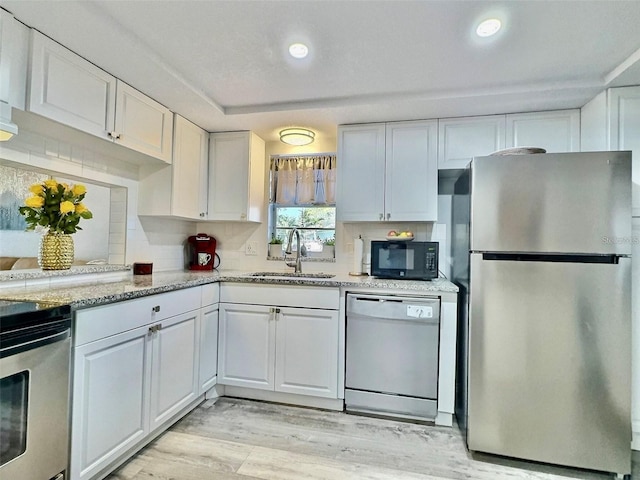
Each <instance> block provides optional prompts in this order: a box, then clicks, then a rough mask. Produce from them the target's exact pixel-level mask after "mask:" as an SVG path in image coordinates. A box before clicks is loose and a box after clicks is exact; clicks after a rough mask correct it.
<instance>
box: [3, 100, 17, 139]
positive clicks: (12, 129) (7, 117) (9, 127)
mask: <svg viewBox="0 0 640 480" xmlns="http://www.w3.org/2000/svg"><path fill="white" fill-rule="evenodd" d="M17 133H18V126H17V125H16V124H15V123H13V122H12V121H11V106H10V105H9V104H8V103H5V102H0V142H5V141H7V140H9V139H10V138H11V137H13V136H14V135H17Z"/></svg>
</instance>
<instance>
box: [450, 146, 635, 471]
mask: <svg viewBox="0 0 640 480" xmlns="http://www.w3.org/2000/svg"><path fill="white" fill-rule="evenodd" d="M454 192H455V193H454V197H453V214H452V215H453V221H452V247H453V272H454V273H453V277H454V280H455V281H456V283H458V285H459V286H460V289H461V300H462V301H461V302H460V311H459V334H460V338H459V340H460V341H459V343H458V354H459V358H458V368H459V371H458V378H457V392H456V403H457V405H456V410H457V417H458V421H459V423H460V424H461V426H462V427H463V428H464V429H465V431H466V439H467V445H468V448H469V450H472V451H481V452H488V453H493V454H499V455H505V456H510V457H515V458H521V459H528V460H534V461H541V462H546V463H553V464H560V465H567V466H573V467H579V468H585V469H593V470H602V471H609V472H614V473H618V474H628V473H630V471H631V243H632V242H631V154H630V153H629V152H597V153H566V154H538V155H513V156H488V157H477V158H474V159H473V161H472V162H471V164H470V166H469V167H468V168H467V170H465V172H464V173H463V174H462V175H461V176H460V178H459V179H458V180H457V182H456V184H455V189H454Z"/></svg>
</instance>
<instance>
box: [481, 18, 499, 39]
mask: <svg viewBox="0 0 640 480" xmlns="http://www.w3.org/2000/svg"><path fill="white" fill-rule="evenodd" d="M501 26H502V22H501V21H500V20H498V19H497V18H488V19H487V20H484V21H482V22H480V25H478V28H476V34H477V35H478V36H479V37H490V36H491V35H495V34H496V33H498V30H500V27H501Z"/></svg>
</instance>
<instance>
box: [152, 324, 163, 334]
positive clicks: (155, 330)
mask: <svg viewBox="0 0 640 480" xmlns="http://www.w3.org/2000/svg"><path fill="white" fill-rule="evenodd" d="M158 330H162V324H161V323H157V324H156V325H151V326H150V327H149V335H151V334H152V333H156V332H157V331H158Z"/></svg>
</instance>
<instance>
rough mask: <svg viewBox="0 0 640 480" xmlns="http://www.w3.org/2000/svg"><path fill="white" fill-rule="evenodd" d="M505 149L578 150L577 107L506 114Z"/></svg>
mask: <svg viewBox="0 0 640 480" xmlns="http://www.w3.org/2000/svg"><path fill="white" fill-rule="evenodd" d="M506 125H507V138H506V145H505V147H506V148H510V147H541V148H544V149H546V150H547V152H549V153H561V152H579V151H580V110H579V109H575V110H557V111H551V112H532V113H517V114H509V115H507V116H506Z"/></svg>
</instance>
